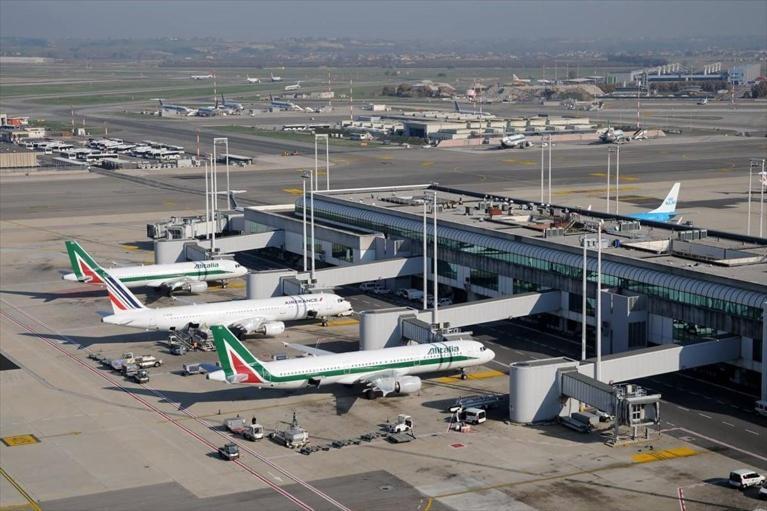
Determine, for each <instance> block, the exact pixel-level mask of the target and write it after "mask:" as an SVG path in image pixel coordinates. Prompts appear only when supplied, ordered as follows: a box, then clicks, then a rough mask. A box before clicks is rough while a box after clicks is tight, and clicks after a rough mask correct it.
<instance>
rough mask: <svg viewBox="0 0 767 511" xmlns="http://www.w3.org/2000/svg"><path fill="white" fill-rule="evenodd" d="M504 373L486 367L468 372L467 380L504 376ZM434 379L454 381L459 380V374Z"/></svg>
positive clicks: (444, 381) (437, 380) (443, 381)
mask: <svg viewBox="0 0 767 511" xmlns="http://www.w3.org/2000/svg"><path fill="white" fill-rule="evenodd" d="M504 374H505V373H502V372H501V371H496V370H495V369H488V370H487V371H477V372H476V373H468V374H467V375H466V376H468V378H467V380H487V379H488V378H496V377H498V376H504ZM434 381H436V382H439V383H455V382H459V381H461V377H460V376H443V377H441V378H436V379H435V380H434Z"/></svg>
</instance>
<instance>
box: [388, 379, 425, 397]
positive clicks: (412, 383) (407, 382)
mask: <svg viewBox="0 0 767 511" xmlns="http://www.w3.org/2000/svg"><path fill="white" fill-rule="evenodd" d="M419 390H421V379H420V378H419V377H418V376H401V377H399V378H397V381H396V382H395V383H394V392H397V393H399V394H412V393H414V392H418V391H419Z"/></svg>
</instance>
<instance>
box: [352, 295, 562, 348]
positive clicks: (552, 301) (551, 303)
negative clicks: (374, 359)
mask: <svg viewBox="0 0 767 511" xmlns="http://www.w3.org/2000/svg"><path fill="white" fill-rule="evenodd" d="M560 299H561V294H560V292H559V291H546V292H543V293H523V294H518V295H513V296H506V297H503V298H491V299H487V300H478V301H475V302H468V303H461V304H456V305H448V306H446V307H440V308H439V311H438V312H439V313H438V316H439V317H438V319H439V322H440V324H439V325H438V326H437V325H433V324H432V323H431V321H432V313H431V311H428V310H426V311H419V310H416V309H411V308H409V307H396V308H392V309H383V310H374V311H364V312H363V313H362V319H361V320H360V349H363V350H372V349H380V348H384V347H391V346H399V345H400V344H401V343H402V339H403V338H405V339H410V340H414V341H417V342H434V341H437V340H441V339H442V338H444V336H445V335H446V334H450V333H454V332H455V330H456V329H459V328H461V327H465V326H470V325H478V324H480V323H491V322H493V321H501V320H504V319H512V318H518V317H522V316H530V315H533V314H541V313H543V312H555V311H557V310H559V307H560V303H561V301H560Z"/></svg>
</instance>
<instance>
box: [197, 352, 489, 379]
mask: <svg viewBox="0 0 767 511" xmlns="http://www.w3.org/2000/svg"><path fill="white" fill-rule="evenodd" d="M494 357H495V353H493V351H492V350H490V349H488V348H485V347H484V346H483V345H482V344H481V343H479V342H476V341H448V342H444V343H431V344H419V345H415V346H399V347H395V348H384V349H379V350H368V351H355V352H350V353H338V354H332V355H323V356H317V357H314V356H312V357H303V358H294V359H289V360H280V361H276V362H262V363H261V364H260V366H261V367H252V366H243V364H242V363H240V362H239V361H237V360H232V361H231V366H232V367H233V369H234V370H235V371H236V373H237V375H236V378H237V380H236V383H245V384H251V385H254V386H255V387H257V388H279V389H299V388H303V387H306V386H308V385H312V384H321V385H326V384H330V383H340V384H347V385H351V384H354V383H357V382H359V381H362V380H365V378H366V377H368V376H370V375H374V374H380V373H382V372H386V371H392V372H396V374H397V376H398V377H402V376H408V375H416V374H423V373H432V372H438V371H448V370H455V369H462V368H465V367H473V366H478V365H483V364H486V363H488V362H489V361H491V360H492V359H493V358H494ZM208 379H210V380H218V381H227V380H226V377H225V375H224V371H223V370H220V371H215V372H213V373H210V374H209V375H208ZM232 383H235V382H232Z"/></svg>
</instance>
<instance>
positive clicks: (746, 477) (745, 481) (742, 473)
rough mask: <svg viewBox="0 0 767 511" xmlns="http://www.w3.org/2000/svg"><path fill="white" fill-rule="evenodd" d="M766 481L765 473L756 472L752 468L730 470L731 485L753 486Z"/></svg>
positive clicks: (742, 487)
mask: <svg viewBox="0 0 767 511" xmlns="http://www.w3.org/2000/svg"><path fill="white" fill-rule="evenodd" d="M764 481H765V478H764V476H763V475H760V474H758V473H757V472H754V471H753V470H751V469H750V468H741V469H739V470H733V471H732V472H730V481H729V482H730V486H734V487H735V488H740V489H741V490H743V489H745V488H751V487H752V486H761V485H762V484H763V483H764Z"/></svg>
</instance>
